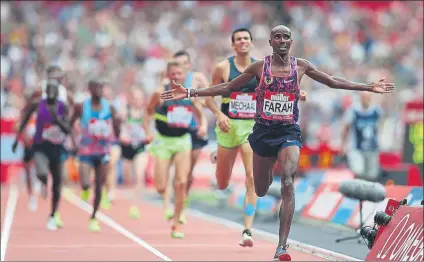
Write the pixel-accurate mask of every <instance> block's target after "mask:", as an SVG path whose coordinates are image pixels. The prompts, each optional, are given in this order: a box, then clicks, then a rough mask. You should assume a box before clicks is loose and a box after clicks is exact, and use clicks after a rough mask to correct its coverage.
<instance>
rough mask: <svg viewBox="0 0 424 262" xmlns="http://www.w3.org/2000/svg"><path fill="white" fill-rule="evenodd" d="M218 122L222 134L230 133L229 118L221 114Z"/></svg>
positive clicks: (218, 116) (217, 119)
mask: <svg viewBox="0 0 424 262" xmlns="http://www.w3.org/2000/svg"><path fill="white" fill-rule="evenodd" d="M216 121H217V122H218V127H219V129H221V131H222V132H224V133H228V132H230V119H229V118H228V116H226V115H224V114H223V113H221V112H220V113H219V114H218V115H217V116H216Z"/></svg>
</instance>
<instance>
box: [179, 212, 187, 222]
mask: <svg viewBox="0 0 424 262" xmlns="http://www.w3.org/2000/svg"><path fill="white" fill-rule="evenodd" d="M180 223H181V224H185V223H187V217H186V215H185V214H181V215H180Z"/></svg>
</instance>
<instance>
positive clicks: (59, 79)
mask: <svg viewBox="0 0 424 262" xmlns="http://www.w3.org/2000/svg"><path fill="white" fill-rule="evenodd" d="M47 79H55V80H56V81H57V82H59V84H61V83H62V81H63V72H62V71H53V72H51V73H50V74H48V75H47Z"/></svg>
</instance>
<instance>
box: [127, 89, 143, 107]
mask: <svg viewBox="0 0 424 262" xmlns="http://www.w3.org/2000/svg"><path fill="white" fill-rule="evenodd" d="M128 102H129V103H130V105H131V106H134V107H136V108H141V107H142V106H143V105H144V93H143V91H141V90H140V89H134V90H132V91H131V92H130V97H129V99H128Z"/></svg>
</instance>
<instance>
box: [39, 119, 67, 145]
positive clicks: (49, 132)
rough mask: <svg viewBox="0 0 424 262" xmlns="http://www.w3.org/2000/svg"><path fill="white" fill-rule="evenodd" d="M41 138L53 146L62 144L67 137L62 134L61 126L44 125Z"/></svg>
mask: <svg viewBox="0 0 424 262" xmlns="http://www.w3.org/2000/svg"><path fill="white" fill-rule="evenodd" d="M41 137H42V138H43V139H44V140H46V141H49V142H51V143H53V144H62V143H63V142H64V141H65V138H66V135H65V133H63V132H62V130H61V129H60V127H59V126H57V125H53V124H46V125H44V128H43V134H42V135H41Z"/></svg>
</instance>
